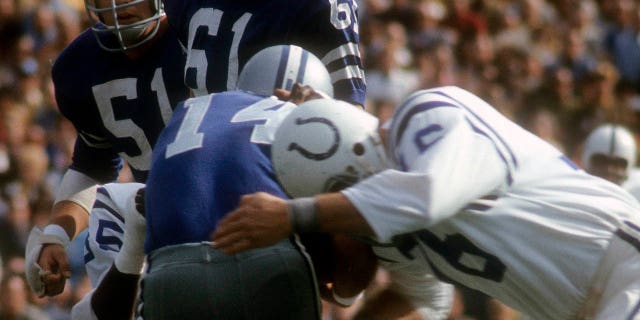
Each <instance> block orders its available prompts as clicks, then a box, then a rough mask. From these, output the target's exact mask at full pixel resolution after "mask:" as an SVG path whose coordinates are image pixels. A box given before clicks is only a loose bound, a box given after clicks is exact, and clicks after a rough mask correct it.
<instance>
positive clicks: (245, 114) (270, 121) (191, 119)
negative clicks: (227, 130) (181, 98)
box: [165, 95, 295, 159]
mask: <svg viewBox="0 0 640 320" xmlns="http://www.w3.org/2000/svg"><path fill="white" fill-rule="evenodd" d="M211 97H213V95H207V96H201V97H197V98H192V99H189V100H187V101H185V104H184V107H185V108H186V109H187V112H186V114H185V116H184V118H183V119H182V123H180V128H178V133H177V134H176V138H175V139H174V140H173V142H171V143H169V144H168V145H167V151H166V153H165V158H167V159H168V158H170V157H173V156H175V155H177V154H180V153H183V152H187V151H189V150H193V149H198V148H200V147H202V140H203V139H204V134H203V133H201V132H198V128H200V124H201V123H202V120H203V119H204V116H205V114H206V113H207V111H208V110H209V108H211V107H212V106H211ZM292 108H295V105H293V104H291V103H283V102H282V101H279V100H275V99H271V98H265V99H262V100H260V101H258V102H256V103H254V104H252V105H250V106H248V107H246V108H243V109H241V110H240V111H238V112H237V113H236V114H235V115H234V116H233V118H231V122H232V123H237V122H248V121H263V122H262V123H259V124H256V125H255V126H254V128H253V131H252V133H251V140H250V141H251V142H252V143H262V144H269V143H271V141H273V135H274V134H275V131H276V129H277V128H278V125H279V124H280V122H281V121H282V119H284V117H285V116H286V115H287V114H288V113H289V110H290V109H292Z"/></svg>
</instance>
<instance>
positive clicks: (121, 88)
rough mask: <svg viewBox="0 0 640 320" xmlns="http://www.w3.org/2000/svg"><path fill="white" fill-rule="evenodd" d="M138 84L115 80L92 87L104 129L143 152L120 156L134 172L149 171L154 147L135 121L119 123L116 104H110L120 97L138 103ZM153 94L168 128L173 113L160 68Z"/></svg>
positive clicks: (154, 76)
mask: <svg viewBox="0 0 640 320" xmlns="http://www.w3.org/2000/svg"><path fill="white" fill-rule="evenodd" d="M137 82H138V79H136V78H125V79H116V80H112V81H109V82H105V83H103V84H99V85H96V86H93V88H92V90H93V96H94V97H95V99H96V105H97V106H98V111H100V118H102V123H103V124H104V126H105V128H107V130H109V132H111V134H113V135H114V136H116V137H118V138H132V139H133V140H134V141H135V143H136V146H137V147H138V149H139V150H140V154H139V155H136V156H132V155H129V154H126V153H125V152H120V156H121V157H123V158H124V159H126V160H127V162H129V164H130V165H131V166H132V167H133V168H135V169H137V170H141V171H146V170H149V168H150V166H151V144H150V143H149V140H148V139H147V137H146V135H145V133H144V131H143V130H142V128H140V127H139V126H138V125H136V124H135V122H133V120H131V119H116V117H115V114H114V111H113V104H112V103H111V101H112V100H113V99H114V98H117V97H125V98H126V99H128V100H133V99H137V98H138V92H137V90H136V85H137ZM151 90H152V91H153V92H155V93H156V96H157V97H158V106H159V107H160V114H161V115H162V119H163V120H164V123H165V124H166V123H167V121H169V119H170V118H171V114H172V112H173V111H172V109H171V103H170V102H169V97H168V96H167V90H166V88H165V86H164V80H163V78H162V69H161V68H157V69H156V71H155V73H154V74H153V79H152V80H151Z"/></svg>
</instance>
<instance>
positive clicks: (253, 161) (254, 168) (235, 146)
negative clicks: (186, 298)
mask: <svg viewBox="0 0 640 320" xmlns="http://www.w3.org/2000/svg"><path fill="white" fill-rule="evenodd" d="M294 107H295V105H294V104H291V103H287V102H283V101H280V100H277V99H275V98H273V97H267V98H265V97H261V96H257V95H252V94H248V93H245V92H242V91H231V92H224V93H217V94H212V95H208V96H201V97H198V98H192V99H189V100H187V101H186V102H184V103H182V104H180V105H179V106H178V107H177V108H176V110H175V114H174V117H173V118H172V119H171V122H170V123H169V124H168V125H167V128H166V129H165V130H164V131H163V132H162V134H161V135H160V138H159V139H158V144H157V145H156V147H155V149H154V152H153V165H152V170H151V172H150V175H149V180H148V183H147V189H146V199H145V204H146V206H147V207H146V211H147V212H148V213H149V214H148V215H147V240H146V242H145V251H146V252H147V253H149V252H151V251H153V250H155V249H158V248H161V247H164V246H168V245H175V244H182V243H193V242H201V241H209V240H210V237H209V234H210V233H211V232H212V231H213V230H214V229H215V227H216V224H217V222H218V221H219V220H220V219H222V218H223V217H224V215H225V214H226V213H228V212H230V211H231V210H232V209H234V208H236V207H237V205H238V202H239V200H240V197H241V196H242V195H244V194H249V193H253V192H258V191H264V192H268V193H271V194H273V195H277V196H280V197H282V198H286V195H285V193H284V191H283V190H282V188H281V187H280V185H279V184H278V182H277V179H276V177H275V174H274V171H273V168H272V165H271V161H270V144H271V141H272V139H273V135H274V132H275V129H276V128H277V127H278V124H279V122H280V120H281V119H282V118H283V117H284V116H285V115H286V114H288V112H289V111H290V110H292V109H293V108H294ZM184 199H194V201H185V200H184ZM195 199H197V201H196V200H195Z"/></svg>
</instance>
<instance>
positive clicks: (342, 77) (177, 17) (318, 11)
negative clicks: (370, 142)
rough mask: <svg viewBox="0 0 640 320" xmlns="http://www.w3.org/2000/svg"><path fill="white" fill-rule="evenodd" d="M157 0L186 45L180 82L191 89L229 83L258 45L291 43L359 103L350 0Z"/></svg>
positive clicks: (359, 69)
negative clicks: (320, 64)
mask: <svg viewBox="0 0 640 320" xmlns="http://www.w3.org/2000/svg"><path fill="white" fill-rule="evenodd" d="M163 1H164V5H165V6H164V7H165V10H166V12H167V17H168V18H169V23H170V24H171V26H172V27H174V28H175V30H176V31H177V33H178V36H179V38H180V42H181V43H182V45H183V46H184V47H185V48H186V51H187V62H186V66H185V68H184V82H185V83H186V84H187V86H189V87H190V88H191V89H193V91H194V93H195V95H203V94H206V93H211V92H221V91H226V90H233V89H235V88H236V82H237V80H238V73H239V71H240V70H242V68H243V66H244V64H245V63H246V62H247V60H248V59H249V58H250V57H251V56H253V55H254V54H255V53H256V52H258V50H260V49H262V48H265V47H267V46H271V45H277V44H293V45H298V46H300V47H302V48H305V49H306V50H309V51H310V52H311V53H313V54H314V55H315V56H317V57H319V58H320V59H321V60H322V62H323V63H324V65H325V66H326V68H327V69H328V70H329V72H330V74H331V80H332V83H333V85H334V89H335V90H334V91H335V97H336V98H338V99H341V100H345V101H349V102H351V103H355V104H359V105H361V106H364V100H365V91H366V85H365V78H364V70H363V65H362V60H361V58H360V51H359V48H358V45H359V42H360V40H359V34H358V32H359V31H358V11H357V9H358V6H357V2H356V1H353V0H320V1H316V0H297V1H289V0H267V1H219V0H206V1H183V0H163ZM287 89H290V87H289V88H287Z"/></svg>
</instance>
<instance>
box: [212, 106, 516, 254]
mask: <svg viewBox="0 0 640 320" xmlns="http://www.w3.org/2000/svg"><path fill="white" fill-rule="evenodd" d="M405 114H409V115H411V117H412V118H411V119H407V121H406V123H407V125H406V126H404V127H403V130H404V131H403V132H395V133H394V134H395V136H390V138H392V139H396V140H399V141H401V143H399V144H398V145H399V146H400V147H398V150H395V151H396V152H399V153H401V154H402V156H403V159H404V160H405V165H406V166H407V168H406V169H405V170H406V171H405V170H403V171H400V170H394V169H388V170H385V171H382V172H380V173H378V174H375V175H373V176H371V177H369V178H367V179H365V180H363V181H360V182H359V183H357V184H356V185H354V186H352V187H350V188H347V189H345V190H343V191H342V192H340V193H330V194H323V195H318V196H316V197H314V198H299V199H294V200H291V201H289V202H287V201H284V200H281V199H273V198H271V197H270V196H269V195H266V194H254V195H249V196H245V197H243V199H242V200H243V201H241V203H240V207H239V208H238V209H237V210H235V211H233V212H232V213H231V214H229V215H227V216H226V217H225V219H223V220H222V221H221V223H220V224H219V225H218V227H217V229H216V231H215V232H214V235H213V240H214V241H215V242H216V244H215V246H216V247H217V248H220V249H222V250H223V251H226V252H229V253H235V252H239V251H242V250H246V249H248V248H255V247H258V246H264V245H268V244H272V243H275V242H276V241H277V240H279V239H282V238H284V237H286V236H287V235H288V234H289V233H291V232H309V231H323V232H337V233H348V234H356V235H364V236H372V237H377V238H378V240H379V241H381V242H389V241H390V239H391V238H392V237H393V236H394V235H396V234H402V233H407V232H412V231H416V230H419V229H422V228H425V227H428V226H430V225H432V224H434V223H437V222H439V221H441V220H443V219H446V218H448V217H450V216H452V215H454V214H455V213H456V212H458V211H459V210H460V209H462V208H463V207H464V206H466V205H467V204H468V203H469V202H470V201H472V200H476V199H479V198H481V197H482V196H485V195H488V194H490V193H491V192H496V191H498V189H499V188H500V186H501V185H503V184H504V183H505V181H506V180H507V179H506V177H507V174H508V167H507V165H506V164H505V163H504V157H503V156H502V155H501V154H499V153H498V151H497V150H498V148H497V146H496V145H495V142H494V141H492V140H491V139H490V138H488V137H487V136H486V135H483V134H481V133H478V128H474V127H472V126H471V125H470V124H469V121H467V119H466V118H465V114H464V113H463V112H462V111H461V110H460V109H459V108H453V107H450V108H435V109H428V111H423V112H417V113H416V112H413V113H411V112H408V113H405ZM402 120H403V119H396V121H398V122H401V121H402ZM263 214H264V215H265V217H264V219H265V220H270V221H260V222H261V223H262V224H258V223H257V221H258V220H257V219H258V217H259V216H260V215H263Z"/></svg>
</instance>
